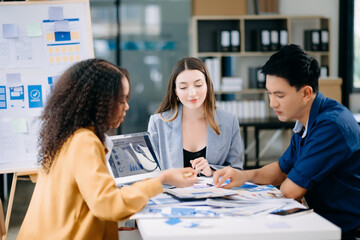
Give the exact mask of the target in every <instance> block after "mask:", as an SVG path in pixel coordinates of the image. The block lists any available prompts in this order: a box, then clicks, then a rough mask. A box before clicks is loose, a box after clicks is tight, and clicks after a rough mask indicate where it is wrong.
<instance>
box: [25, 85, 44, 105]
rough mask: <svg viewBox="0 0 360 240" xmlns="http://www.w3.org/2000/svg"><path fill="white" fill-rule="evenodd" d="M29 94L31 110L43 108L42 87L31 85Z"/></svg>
mask: <svg viewBox="0 0 360 240" xmlns="http://www.w3.org/2000/svg"><path fill="white" fill-rule="evenodd" d="M28 94H29V108H41V107H43V101H42V88H41V85H29V86H28Z"/></svg>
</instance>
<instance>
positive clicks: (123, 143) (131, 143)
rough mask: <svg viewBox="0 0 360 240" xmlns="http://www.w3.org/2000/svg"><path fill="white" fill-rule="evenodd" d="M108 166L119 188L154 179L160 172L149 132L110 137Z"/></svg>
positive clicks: (106, 142) (107, 155)
mask: <svg viewBox="0 0 360 240" xmlns="http://www.w3.org/2000/svg"><path fill="white" fill-rule="evenodd" d="M105 144H106V146H107V149H109V152H108V153H107V154H106V165H107V167H108V169H109V172H110V174H111V175H112V176H113V177H114V179H115V183H116V186H117V187H121V186H123V185H129V184H132V183H134V182H137V181H140V180H144V179H146V178H152V177H155V176H157V175H158V174H159V173H160V172H161V169H160V165H159V161H158V159H159V158H158V157H157V155H156V153H155V151H154V148H153V145H152V144H151V140H150V135H149V133H148V132H140V133H131V134H124V135H116V136H110V137H109V136H108V137H107V138H106V140H105Z"/></svg>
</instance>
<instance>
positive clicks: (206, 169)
mask: <svg viewBox="0 0 360 240" xmlns="http://www.w3.org/2000/svg"><path fill="white" fill-rule="evenodd" d="M190 163H191V166H192V168H193V169H195V171H196V172H197V173H202V174H204V175H205V176H207V177H210V176H212V175H213V173H214V170H212V169H211V168H210V165H209V162H208V161H207V160H206V159H205V158H203V157H200V158H196V159H194V160H190Z"/></svg>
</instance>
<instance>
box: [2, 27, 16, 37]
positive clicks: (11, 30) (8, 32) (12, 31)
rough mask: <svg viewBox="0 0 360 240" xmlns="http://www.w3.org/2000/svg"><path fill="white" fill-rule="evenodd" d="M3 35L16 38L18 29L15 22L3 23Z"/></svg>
mask: <svg viewBox="0 0 360 240" xmlns="http://www.w3.org/2000/svg"><path fill="white" fill-rule="evenodd" d="M2 29H3V37H4V38H17V37H18V30H17V25H16V24H3V25H2Z"/></svg>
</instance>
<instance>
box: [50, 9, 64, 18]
mask: <svg viewBox="0 0 360 240" xmlns="http://www.w3.org/2000/svg"><path fill="white" fill-rule="evenodd" d="M49 19H50V20H64V10H63V7H49Z"/></svg>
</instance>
